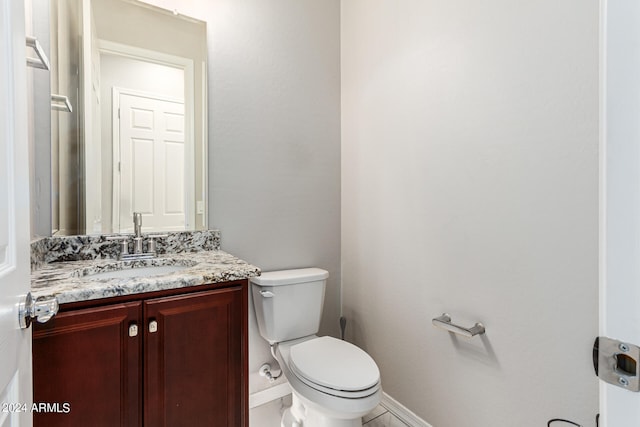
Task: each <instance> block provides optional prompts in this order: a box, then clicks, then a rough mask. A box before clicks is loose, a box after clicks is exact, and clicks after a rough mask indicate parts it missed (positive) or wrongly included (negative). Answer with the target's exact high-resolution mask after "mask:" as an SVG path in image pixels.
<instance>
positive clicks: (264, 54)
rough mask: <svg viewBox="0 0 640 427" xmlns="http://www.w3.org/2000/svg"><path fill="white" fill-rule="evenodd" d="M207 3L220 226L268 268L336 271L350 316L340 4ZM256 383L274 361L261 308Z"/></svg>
mask: <svg viewBox="0 0 640 427" xmlns="http://www.w3.org/2000/svg"><path fill="white" fill-rule="evenodd" d="M203 7H206V8H208V9H209V10H208V11H206V12H207V18H206V20H207V25H208V28H207V31H208V44H209V70H210V71H209V150H210V151H209V173H210V175H209V178H210V180H209V194H210V195H211V199H210V206H209V208H210V212H211V216H210V218H209V224H210V226H211V227H215V228H219V229H220V230H221V232H222V248H223V249H224V250H226V251H228V252H230V253H232V254H234V255H236V256H239V257H241V258H243V259H245V260H247V261H249V262H251V263H253V264H255V265H257V266H259V267H260V268H262V269H263V271H269V270H279V269H287V268H297V267H310V266H316V267H321V268H324V269H327V270H328V271H329V274H330V279H329V282H328V288H327V292H326V297H325V308H324V317H323V322H322V327H321V332H322V333H324V334H333V335H337V334H338V330H339V327H338V317H339V315H340V311H339V310H340V309H339V305H340V301H339V299H340V292H339V284H340V56H339V55H340V53H339V52H340V26H339V22H340V21H339V19H340V2H339V1H338V0H303V1H301V0H270V1H268V2H265V1H263V0H243V1H238V0H216V1H214V2H210V5H208V6H203ZM249 345H250V364H249V370H250V375H251V376H250V385H249V387H250V392H254V391H256V390H259V389H263V388H267V387H268V386H269V384H268V383H267V382H266V381H265V380H264V379H263V378H261V377H259V376H258V375H257V373H256V371H257V370H258V368H259V367H260V365H261V364H262V363H264V362H268V361H270V360H272V359H271V356H270V355H269V351H268V345H267V344H266V342H265V341H264V340H263V339H262V338H261V337H260V335H259V333H258V330H257V326H256V323H255V317H254V313H253V306H251V307H250V343H249Z"/></svg>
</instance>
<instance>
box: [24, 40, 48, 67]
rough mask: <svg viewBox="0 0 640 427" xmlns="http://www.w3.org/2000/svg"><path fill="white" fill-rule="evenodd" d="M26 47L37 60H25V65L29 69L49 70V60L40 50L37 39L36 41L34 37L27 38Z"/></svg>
mask: <svg viewBox="0 0 640 427" xmlns="http://www.w3.org/2000/svg"><path fill="white" fill-rule="evenodd" d="M27 47H30V48H32V49H33V50H34V51H35V52H36V55H37V56H38V59H36V58H27V65H28V66H29V67H33V68H40V69H42V70H49V68H51V66H50V65H49V59H48V58H47V55H46V54H45V53H44V50H42V46H41V45H40V43H39V42H38V39H36V38H35V37H28V36H27Z"/></svg>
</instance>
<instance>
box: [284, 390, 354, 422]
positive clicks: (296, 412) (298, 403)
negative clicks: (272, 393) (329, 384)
mask: <svg viewBox="0 0 640 427" xmlns="http://www.w3.org/2000/svg"><path fill="white" fill-rule="evenodd" d="M280 425H281V426H282V427H362V418H361V417H358V418H356V419H350V420H347V419H339V418H335V417H329V416H327V415H326V414H324V413H322V412H321V411H318V410H317V409H315V408H313V407H312V406H305V405H304V403H303V401H302V399H301V398H300V397H299V396H298V395H297V393H296V392H295V391H294V392H293V393H292V404H291V407H290V408H288V409H287V410H286V411H285V412H284V414H283V415H282V422H281V424H280Z"/></svg>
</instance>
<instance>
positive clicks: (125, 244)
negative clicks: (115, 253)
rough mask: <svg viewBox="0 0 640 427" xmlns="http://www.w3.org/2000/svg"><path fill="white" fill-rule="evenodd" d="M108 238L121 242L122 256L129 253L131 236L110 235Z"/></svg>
mask: <svg viewBox="0 0 640 427" xmlns="http://www.w3.org/2000/svg"><path fill="white" fill-rule="evenodd" d="M107 240H117V241H119V242H120V257H122V255H127V254H128V253H129V236H109V237H107Z"/></svg>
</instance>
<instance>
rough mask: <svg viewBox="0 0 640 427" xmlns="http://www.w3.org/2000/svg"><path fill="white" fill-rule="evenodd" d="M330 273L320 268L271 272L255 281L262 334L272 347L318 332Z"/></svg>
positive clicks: (254, 294)
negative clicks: (275, 344)
mask: <svg viewBox="0 0 640 427" xmlns="http://www.w3.org/2000/svg"><path fill="white" fill-rule="evenodd" d="M327 277H329V272H328V271H326V270H322V269H320V268H301V269H297V270H282V271H270V272H267V273H262V275H261V276H259V277H253V278H252V279H251V292H252V295H253V307H254V309H255V312H256V319H257V321H258V329H259V330H260V335H262V337H263V338H264V339H266V340H267V341H269V343H270V344H273V343H277V342H283V341H289V340H293V339H296V338H302V337H306V336H308V335H313V334H315V333H317V332H318V329H319V328H320V317H321V316H322V305H323V303H324V289H325V285H326V283H327Z"/></svg>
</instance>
